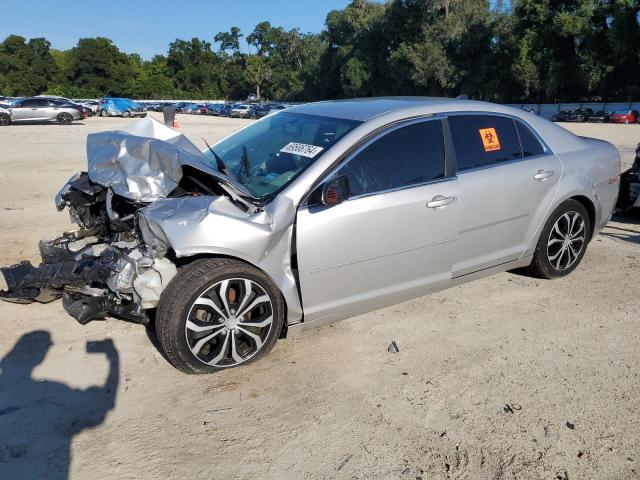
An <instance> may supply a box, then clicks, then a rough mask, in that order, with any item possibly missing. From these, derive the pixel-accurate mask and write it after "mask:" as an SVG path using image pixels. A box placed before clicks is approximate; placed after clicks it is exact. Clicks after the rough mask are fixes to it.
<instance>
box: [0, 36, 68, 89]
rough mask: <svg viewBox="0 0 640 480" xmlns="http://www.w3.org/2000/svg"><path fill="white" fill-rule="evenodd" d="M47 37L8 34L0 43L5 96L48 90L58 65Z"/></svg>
mask: <svg viewBox="0 0 640 480" xmlns="http://www.w3.org/2000/svg"><path fill="white" fill-rule="evenodd" d="M50 46H51V44H50V43H49V42H48V41H47V40H46V39H44V38H32V39H31V40H29V41H28V42H27V41H26V39H25V38H24V37H20V36H18V35H9V36H8V37H7V38H6V39H5V40H4V41H3V42H2V43H0V91H2V92H3V93H4V94H5V95H37V94H39V93H42V92H43V91H45V90H46V88H47V86H48V84H49V82H50V81H52V80H53V79H54V78H55V76H56V73H57V65H56V62H55V60H54V59H53V56H52V55H51V51H50Z"/></svg>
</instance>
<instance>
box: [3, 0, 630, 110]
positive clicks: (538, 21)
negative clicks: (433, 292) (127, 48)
mask: <svg viewBox="0 0 640 480" xmlns="http://www.w3.org/2000/svg"><path fill="white" fill-rule="evenodd" d="M211 40H212V41H213V43H210V42H209V41H206V40H203V39H199V38H193V39H191V40H182V39H176V40H175V41H174V42H172V43H171V44H170V45H169V49H168V52H167V53H166V55H157V56H155V57H153V58H152V59H151V60H143V59H142V58H140V56H138V55H136V54H127V53H124V52H121V51H120V50H119V49H118V47H117V46H116V45H114V44H113V42H111V40H109V39H107V38H101V37H98V38H83V39H80V41H79V42H78V44H77V45H76V46H75V47H74V48H72V49H70V50H68V51H59V50H52V49H51V48H50V44H49V42H48V41H47V40H46V39H44V38H34V39H31V40H28V41H27V40H26V39H25V38H23V37H19V36H16V35H10V36H9V37H7V38H6V39H5V40H4V41H3V42H2V43H0V93H1V94H3V95H32V94H38V93H43V92H48V93H52V94H59V95H66V96H72V97H98V96H102V95H117V96H129V97H134V98H200V99H205V98H226V99H239V98H244V97H245V96H246V95H247V94H248V93H252V92H255V93H258V94H259V95H261V96H262V97H263V98H269V99H280V100H291V101H293V100H301V101H307V100H317V99H323V98H346V97H355V96H373V95H376V96H377V95H447V96H455V95H458V94H467V95H469V96H470V97H471V98H477V99H483V100H491V101H497V102H520V101H540V102H544V101H552V102H553V101H579V100H587V99H603V100H607V101H610V100H629V99H637V98H639V97H640V75H639V73H640V0H492V1H489V0H387V1H386V2H381V1H373V0H352V1H351V3H350V4H349V5H347V7H345V8H344V9H343V10H334V11H331V12H329V14H328V15H327V18H326V28H325V29H324V31H322V32H321V33H319V34H306V33H302V32H300V30H298V29H292V30H286V29H284V28H282V27H276V26H273V25H271V23H269V22H261V23H259V24H258V25H256V27H255V28H254V30H253V31H252V32H251V33H249V34H247V35H246V36H245V35H244V34H243V33H242V32H241V30H240V29H239V28H238V27H236V26H232V27H231V28H230V29H229V31H225V32H219V33H217V34H216V35H215V36H213V38H212V39H211Z"/></svg>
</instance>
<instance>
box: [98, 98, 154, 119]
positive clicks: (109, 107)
mask: <svg viewBox="0 0 640 480" xmlns="http://www.w3.org/2000/svg"><path fill="white" fill-rule="evenodd" d="M98 115H100V116H101V117H125V118H126V117H146V116H147V112H145V111H144V108H142V105H141V104H139V103H138V102H136V101H134V100H131V99H129V98H115V97H104V98H102V99H101V100H100V105H99V106H98Z"/></svg>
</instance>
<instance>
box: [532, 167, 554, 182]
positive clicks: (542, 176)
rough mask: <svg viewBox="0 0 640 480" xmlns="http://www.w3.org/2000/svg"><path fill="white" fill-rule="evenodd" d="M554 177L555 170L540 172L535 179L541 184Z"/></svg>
mask: <svg viewBox="0 0 640 480" xmlns="http://www.w3.org/2000/svg"><path fill="white" fill-rule="evenodd" d="M551 176H553V170H538V173H536V174H535V175H534V176H533V178H534V179H535V180H538V181H539V182H544V181H545V180H546V179H547V178H549V177H551Z"/></svg>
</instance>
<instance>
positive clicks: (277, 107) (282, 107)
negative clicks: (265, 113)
mask: <svg viewBox="0 0 640 480" xmlns="http://www.w3.org/2000/svg"><path fill="white" fill-rule="evenodd" d="M290 107H291V105H282V104H279V105H272V106H271V108H270V109H269V114H271V113H276V112H280V111H282V110H286V109H287V108H290Z"/></svg>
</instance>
